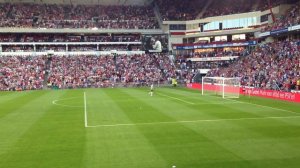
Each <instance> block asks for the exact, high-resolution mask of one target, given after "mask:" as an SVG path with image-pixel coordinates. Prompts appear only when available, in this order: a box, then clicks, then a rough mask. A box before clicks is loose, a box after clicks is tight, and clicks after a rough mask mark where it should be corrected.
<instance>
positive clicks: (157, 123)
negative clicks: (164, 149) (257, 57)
mask: <svg viewBox="0 0 300 168" xmlns="http://www.w3.org/2000/svg"><path fill="white" fill-rule="evenodd" d="M292 118H300V115H299V116H285V117H284V116H283V117H255V118H231V119H210V120H191V121H170V122H152V123H135V124H103V125H94V126H87V127H88V128H96V127H120V126H143V125H161V124H178V123H201V122H222V121H243V120H267V119H292Z"/></svg>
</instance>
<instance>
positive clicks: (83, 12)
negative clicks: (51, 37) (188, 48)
mask: <svg viewBox="0 0 300 168" xmlns="http://www.w3.org/2000/svg"><path fill="white" fill-rule="evenodd" d="M0 11H1V12H0V17H1V19H0V27H21V28H90V29H95V28H99V29H158V28H159V26H158V21H157V19H156V18H155V14H154V10H153V8H152V7H151V6H101V5H58V4H34V3H32V4H31V3H18V4H16V3H1V4H0Z"/></svg>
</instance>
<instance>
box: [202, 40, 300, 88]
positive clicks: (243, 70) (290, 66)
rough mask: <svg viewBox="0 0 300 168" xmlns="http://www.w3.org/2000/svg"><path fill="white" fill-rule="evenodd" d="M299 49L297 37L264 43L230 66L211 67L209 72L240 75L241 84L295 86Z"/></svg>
mask: <svg viewBox="0 0 300 168" xmlns="http://www.w3.org/2000/svg"><path fill="white" fill-rule="evenodd" d="M299 51H300V47H299V40H286V41H281V42H274V43H269V44H264V45H261V46H260V47H257V49H256V51H254V52H253V53H252V54H250V55H249V56H246V57H241V58H240V59H238V60H237V61H234V63H232V64H230V65H229V67H225V68H216V69H213V70H212V71H210V72H209V73H208V76H222V77H240V78H241V84H242V85H244V86H251V87H257V88H262V89H272V90H283V91H290V90H294V89H296V88H297V86H296V85H297V80H300V52H299ZM298 87H299V86H298Z"/></svg>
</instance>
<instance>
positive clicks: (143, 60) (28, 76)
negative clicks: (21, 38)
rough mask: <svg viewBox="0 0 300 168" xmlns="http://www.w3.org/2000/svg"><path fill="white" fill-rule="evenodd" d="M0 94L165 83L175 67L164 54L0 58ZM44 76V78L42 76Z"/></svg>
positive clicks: (172, 75)
mask: <svg viewBox="0 0 300 168" xmlns="http://www.w3.org/2000/svg"><path fill="white" fill-rule="evenodd" d="M0 65H1V66H0V67H1V68H0V81H1V82H0V83H1V85H0V90H36V89H43V88H44V86H45V84H46V83H47V84H48V85H49V86H50V87H56V88H87V87H93V88H95V87H96V88H98V87H111V86H114V85H122V86H140V85H143V84H149V83H151V82H157V83H158V82H161V83H165V82H168V81H170V79H171V77H174V76H175V67H174V65H173V64H172V63H171V61H170V59H169V57H167V56H166V55H165V54H162V55H160V54H151V55H149V54H142V55H121V56H116V57H114V56H112V55H107V56H94V55H80V56H51V57H47V56H5V57H0ZM45 74H48V75H45Z"/></svg>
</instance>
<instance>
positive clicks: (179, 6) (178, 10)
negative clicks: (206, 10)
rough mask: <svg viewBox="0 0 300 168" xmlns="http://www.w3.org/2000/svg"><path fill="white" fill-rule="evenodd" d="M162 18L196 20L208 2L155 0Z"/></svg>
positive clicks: (202, 0) (200, 0)
mask: <svg viewBox="0 0 300 168" xmlns="http://www.w3.org/2000/svg"><path fill="white" fill-rule="evenodd" d="M155 3H156V4H157V6H158V7H159V11H160V13H161V16H162V19H163V20H164V21H167V20H194V19H195V18H196V17H197V15H198V14H199V12H200V11H201V9H202V8H203V7H204V4H205V3H206V1H205V0H189V1H184V2H183V1H182V0H155Z"/></svg>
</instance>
